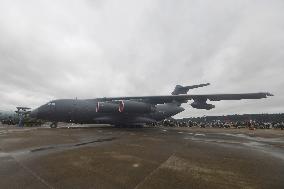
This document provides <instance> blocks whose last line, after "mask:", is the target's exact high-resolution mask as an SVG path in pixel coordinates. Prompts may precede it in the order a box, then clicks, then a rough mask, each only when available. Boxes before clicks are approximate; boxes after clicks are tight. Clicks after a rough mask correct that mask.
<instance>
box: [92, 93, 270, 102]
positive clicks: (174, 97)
mask: <svg viewBox="0 0 284 189" xmlns="http://www.w3.org/2000/svg"><path fill="white" fill-rule="evenodd" d="M268 96H273V95H272V94H270V93H267V92H260V93H240V94H205V95H190V94H189V95H165V96H132V97H111V98H108V97H105V98H98V99H97V100H99V101H117V100H137V101H143V102H147V103H152V104H163V103H170V102H174V101H176V102H182V103H183V102H187V100H197V101H206V100H207V99H208V100H210V101H220V100H241V99H261V98H267V97H268Z"/></svg>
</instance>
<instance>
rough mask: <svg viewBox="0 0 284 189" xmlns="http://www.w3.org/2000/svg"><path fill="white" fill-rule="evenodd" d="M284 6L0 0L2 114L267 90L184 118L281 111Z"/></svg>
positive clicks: (228, 0) (229, 0) (224, 1)
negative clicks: (183, 93)
mask: <svg viewBox="0 0 284 189" xmlns="http://www.w3.org/2000/svg"><path fill="white" fill-rule="evenodd" d="M283 8H284V2H283V1H281V0H274V1H265V0H252V1H246V0H241V1H233V0H220V1H209V0H204V1H196V0H191V1H189V0H184V1H172V0H160V1H158V0H157V1H153V0H144V1H133V0H124V1H114V0H107V1H102V0H96V1H93V0H88V1H76V0H62V1H47V0H46V1H45V0H41V1H38V0H28V1H25V2H23V1H20V0H18V1H17V0H9V1H8V0H7V1H5V0H0V75H1V80H0V88H1V91H0V99H1V108H2V109H5V108H10V109H13V108H14V107H15V106H17V105H25V106H31V107H36V106H38V105H40V104H42V103H45V102H46V101H48V100H51V99H56V98H74V97H78V98H94V97H100V96H123V95H127V96H129V95H160V94H169V93H170V92H171V91H172V90H173V88H174V86H175V85H176V84H184V85H186V84H196V83H201V82H211V83H212V86H209V87H207V88H203V89H196V90H194V91H192V93H198V94H201V93H223V92H259V91H269V92H272V93H274V94H275V97H273V98H269V99H265V100H251V101H236V102H223V101H222V102H217V103H215V104H216V105H217V108H216V109H214V110H212V111H201V110H196V109H190V107H189V106H188V105H184V106H185V107H187V111H185V112H184V113H182V114H181V115H180V116H191V115H193V116H196V115H204V114H206V115H209V114H211V115H216V114H218V115H220V114H231V113H262V112H283V110H284V108H283V106H284V97H283V96H284V89H283V86H284V77H283V76H282V74H283V71H284V66H283V62H282V61H283V59H284V35H283V33H284V22H283V18H284V12H283Z"/></svg>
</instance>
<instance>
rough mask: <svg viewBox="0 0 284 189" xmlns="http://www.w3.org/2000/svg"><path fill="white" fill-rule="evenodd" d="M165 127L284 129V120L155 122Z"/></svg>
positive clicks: (170, 120) (172, 120) (173, 120)
mask: <svg viewBox="0 0 284 189" xmlns="http://www.w3.org/2000/svg"><path fill="white" fill-rule="evenodd" d="M155 125H156V126H165V127H200V128H208V127H212V128H248V129H281V130H284V122H262V121H253V120H249V121H221V120H210V121H205V120H203V121H192V120H186V121H184V120H175V119H166V120H163V121H162V122H159V123H157V124H155Z"/></svg>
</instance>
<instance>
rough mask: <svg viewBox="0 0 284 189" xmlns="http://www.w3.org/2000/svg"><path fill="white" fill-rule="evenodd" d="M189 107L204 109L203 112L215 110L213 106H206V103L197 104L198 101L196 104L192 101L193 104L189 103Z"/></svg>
mask: <svg viewBox="0 0 284 189" xmlns="http://www.w3.org/2000/svg"><path fill="white" fill-rule="evenodd" d="M191 106H192V107H193V108H196V109H205V110H211V109H213V108H215V105H213V104H207V103H206V102H198V101H197V102H196V101H194V102H193V103H191Z"/></svg>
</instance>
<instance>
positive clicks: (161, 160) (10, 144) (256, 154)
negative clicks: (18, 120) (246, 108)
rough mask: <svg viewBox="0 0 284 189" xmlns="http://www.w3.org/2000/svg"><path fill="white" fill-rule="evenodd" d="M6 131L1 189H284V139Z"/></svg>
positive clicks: (263, 134)
mask: <svg viewBox="0 0 284 189" xmlns="http://www.w3.org/2000/svg"><path fill="white" fill-rule="evenodd" d="M61 126H62V127H61V128H57V129H50V128H17V127H11V126H0V188H36V189H39V188H135V189H142V188H145V189H146V188H147V189H148V188H284V132H283V131H281V130H256V131H251V130H247V129H201V128H164V127H161V128H113V127H110V126H100V127H84V128H80V127H77V128H66V127H64V126H65V125H63V124H61Z"/></svg>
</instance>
